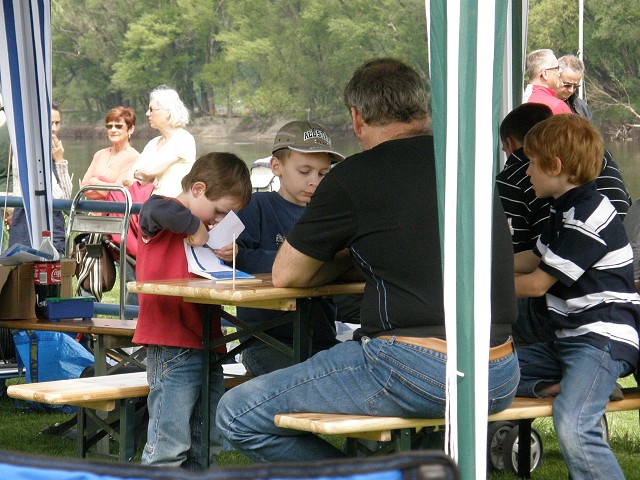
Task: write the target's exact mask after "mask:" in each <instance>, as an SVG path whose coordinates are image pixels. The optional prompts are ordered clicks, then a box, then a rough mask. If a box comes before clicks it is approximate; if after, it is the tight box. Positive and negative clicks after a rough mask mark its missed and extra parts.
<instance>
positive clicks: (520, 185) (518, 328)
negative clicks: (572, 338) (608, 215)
mask: <svg viewBox="0 0 640 480" xmlns="http://www.w3.org/2000/svg"><path fill="white" fill-rule="evenodd" d="M551 115H552V113H551V109H549V107H547V106H546V105H543V104H540V103H525V104H522V105H520V106H519V107H516V108H515V109H513V110H512V111H511V112H510V113H509V114H508V115H507V116H506V117H505V118H504V120H503V121H502V123H501V124H500V138H501V140H502V149H503V151H504V152H505V153H506V154H507V155H508V158H507V162H506V163H505V166H504V169H503V170H502V171H501V172H500V173H499V174H498V175H497V176H496V186H497V188H498V192H499V194H500V200H501V201H502V206H503V208H504V211H505V213H506V215H507V219H508V222H509V226H510V228H511V238H512V240H513V251H514V253H518V252H522V251H526V250H532V249H533V247H534V246H535V244H536V241H537V240H538V237H539V236H540V233H541V232H542V228H543V226H544V224H545V223H546V221H547V219H548V218H549V200H548V199H546V198H538V197H536V194H535V192H534V190H533V188H532V187H531V181H530V179H529V176H528V175H527V174H526V171H527V167H528V166H529V159H528V158H527V156H526V155H525V152H524V148H523V145H524V138H525V135H526V134H527V132H528V131H529V130H530V129H531V128H532V127H533V126H534V125H536V124H537V123H539V122H541V121H543V120H545V119H547V118H549V117H550V116H551ZM595 182H596V188H597V189H598V191H600V193H602V194H603V195H605V196H607V197H608V198H609V200H610V201H611V203H612V204H613V206H614V207H615V209H616V210H617V212H618V216H619V217H620V219H621V220H623V219H624V217H625V215H626V213H627V210H628V209H629V206H630V205H631V197H630V196H629V192H628V191H627V188H626V186H625V184H624V180H623V179H622V175H621V174H620V170H619V169H618V166H617V165H616V164H615V162H614V161H613V159H612V158H611V154H610V153H609V152H608V151H607V150H605V151H604V155H603V160H602V168H601V170H600V172H599V176H598V177H597V178H596V180H595ZM518 310H519V318H518V322H517V323H516V324H515V325H514V327H513V339H514V341H515V343H516V345H525V344H530V343H535V342H538V341H542V340H548V339H550V338H553V329H552V328H551V327H550V325H549V322H548V318H547V317H548V315H547V312H546V304H545V302H544V298H537V299H521V300H520V301H519V302H518Z"/></svg>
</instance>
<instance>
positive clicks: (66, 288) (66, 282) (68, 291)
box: [60, 258, 76, 298]
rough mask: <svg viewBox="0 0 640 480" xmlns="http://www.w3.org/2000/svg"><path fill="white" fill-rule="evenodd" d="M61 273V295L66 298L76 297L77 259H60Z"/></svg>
mask: <svg viewBox="0 0 640 480" xmlns="http://www.w3.org/2000/svg"><path fill="white" fill-rule="evenodd" d="M60 273H61V274H62V286H61V287H60V296H61V297H64V298H69V297H74V296H75V292H74V291H73V281H72V280H73V276H74V275H75V274H76V261H75V259H73V258H63V259H62V260H60Z"/></svg>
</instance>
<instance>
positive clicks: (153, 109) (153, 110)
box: [149, 105, 166, 113]
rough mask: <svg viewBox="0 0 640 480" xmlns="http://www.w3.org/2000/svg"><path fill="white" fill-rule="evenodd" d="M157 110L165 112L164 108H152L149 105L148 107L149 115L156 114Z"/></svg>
mask: <svg viewBox="0 0 640 480" xmlns="http://www.w3.org/2000/svg"><path fill="white" fill-rule="evenodd" d="M158 110H166V108H161V107H157V108H154V107H152V106H151V105H149V113H153V112H157V111H158Z"/></svg>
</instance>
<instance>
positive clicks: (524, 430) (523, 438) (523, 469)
mask: <svg viewBox="0 0 640 480" xmlns="http://www.w3.org/2000/svg"><path fill="white" fill-rule="evenodd" d="M532 422H533V420H532V419H522V420H519V421H518V426H519V434H518V478H531V423H532Z"/></svg>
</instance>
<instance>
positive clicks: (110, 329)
mask: <svg viewBox="0 0 640 480" xmlns="http://www.w3.org/2000/svg"><path fill="white" fill-rule="evenodd" d="M137 323H138V322H137V321H136V320H120V319H115V318H92V319H91V320H60V321H52V320H36V319H31V320H0V327H6V328H15V329H19V330H45V331H49V332H71V333H87V334H93V335H113V336H116V337H129V338H132V337H133V334H134V332H135V331H136V325H137Z"/></svg>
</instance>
